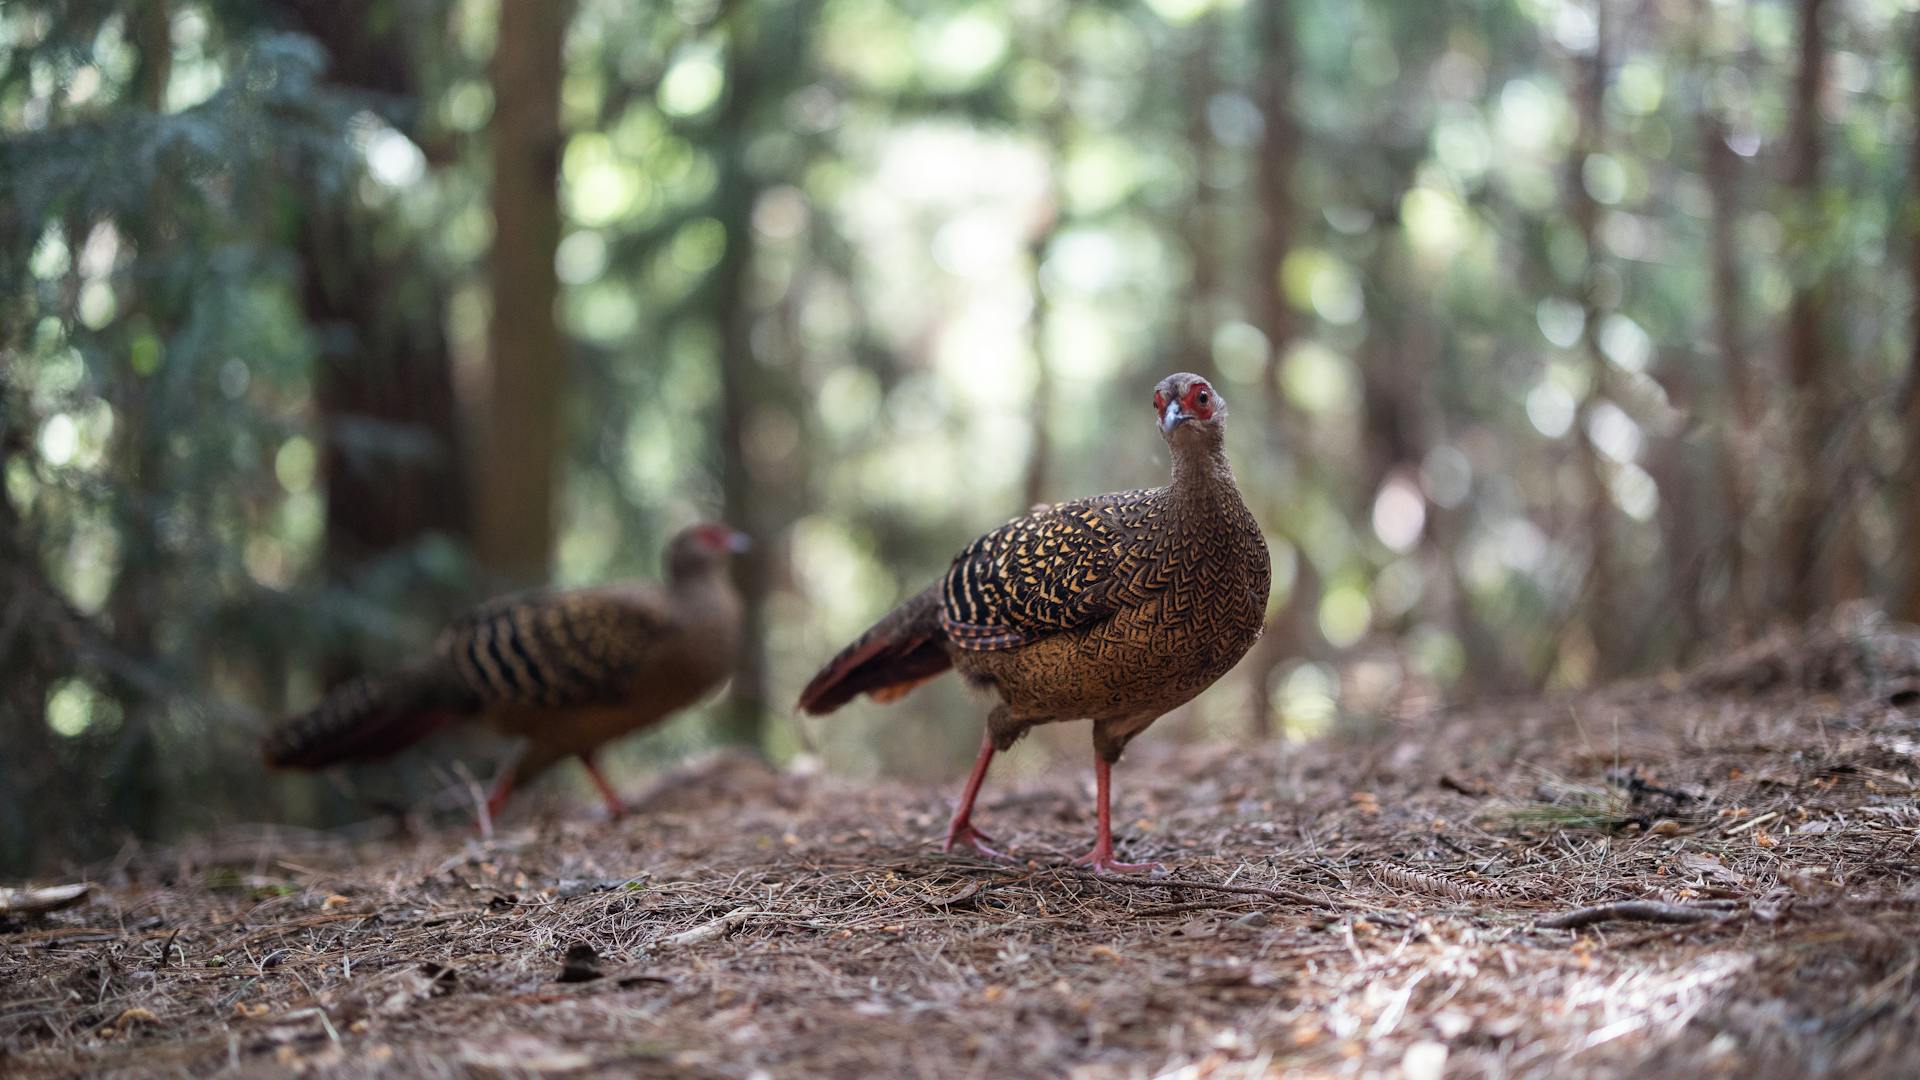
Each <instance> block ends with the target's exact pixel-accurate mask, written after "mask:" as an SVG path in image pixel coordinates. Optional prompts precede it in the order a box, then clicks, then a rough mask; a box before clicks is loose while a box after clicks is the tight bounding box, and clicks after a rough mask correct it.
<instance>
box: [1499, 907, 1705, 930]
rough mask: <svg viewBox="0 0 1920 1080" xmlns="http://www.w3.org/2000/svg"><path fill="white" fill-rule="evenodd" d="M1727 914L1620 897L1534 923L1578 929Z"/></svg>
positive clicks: (1697, 920) (1699, 919)
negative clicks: (1599, 924) (1618, 899)
mask: <svg viewBox="0 0 1920 1080" xmlns="http://www.w3.org/2000/svg"><path fill="white" fill-rule="evenodd" d="M1726 916H1727V913H1726V912H1724V911H1713V910H1710V909H1707V908H1698V907H1688V906H1685V905H1682V904H1663V903H1661V902H1659V901H1658V900H1622V901H1619V902H1618V903H1612V904H1598V905H1595V906H1594V907H1584V908H1580V909H1578V910H1576V911H1569V912H1567V913H1566V914H1564V915H1554V916H1552V917H1550V918H1545V919H1541V920H1540V921H1539V922H1538V923H1536V924H1535V925H1537V926H1539V927H1540V928H1541V929H1543V930H1578V929H1579V928H1581V927H1583V926H1592V925H1594V924H1596V923H1604V922H1659V923H1702V922H1712V921H1713V920H1715V919H1722V918H1725V917H1726Z"/></svg>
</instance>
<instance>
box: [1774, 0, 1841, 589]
mask: <svg viewBox="0 0 1920 1080" xmlns="http://www.w3.org/2000/svg"><path fill="white" fill-rule="evenodd" d="M1824 8H1825V3H1824V0H1800V5H1799V13H1800V20H1799V30H1800V34H1799V41H1800V70H1799V74H1798V75H1797V77H1796V78H1795V80H1794V90H1793V117H1792V127H1791V130H1790V132H1789V135H1788V150H1787V154H1788V158H1787V160H1788V175H1787V184H1788V187H1789V189H1790V192H1791V196H1792V198H1793V200H1794V212H1795V215H1796V220H1797V223H1798V225H1799V227H1800V229H1801V230H1802V235H1803V236H1804V237H1806V238H1808V239H1809V240H1813V242H1812V243H1807V244H1803V245H1802V247H1803V250H1804V249H1806V248H1809V247H1810V248H1814V249H1816V250H1815V252H1814V255H1813V257H1812V258H1811V259H1806V260H1804V261H1803V262H1802V263H1801V264H1800V265H1799V266H1796V267H1794V268H1793V269H1794V287H1793V299H1792V301H1791V303H1790V305H1789V306H1788V308H1787V326H1786V350H1787V356H1786V368H1787V384H1788V386H1789V387H1790V389H1791V390H1792V392H1793V401H1792V406H1791V413H1792V423H1793V439H1792V450H1791V451H1790V461H1789V465H1788V467H1789V469H1790V474H1789V476H1790V479H1789V486H1788V491H1787V513H1786V521H1785V522H1784V524H1783V527H1782V532H1781V537H1780V552H1781V567H1780V577H1781V580H1782V582H1783V583H1784V585H1785V589H1786V596H1785V598H1784V599H1785V608H1786V610H1787V613H1788V614H1789V615H1791V616H1792V617H1793V618H1795V619H1800V620H1804V619H1807V618H1809V617H1811V616H1812V615H1813V614H1814V612H1815V611H1817V610H1818V609H1819V607H1820V605H1821V603H1822V602H1823V599H1824V598H1823V590H1822V589H1821V587H1820V579H1819V571H1820V565H1821V558H1820V547H1821V541H1822V539H1823V538H1824V537H1823V532H1822V526H1823V523H1824V518H1825V515H1826V511H1827V509H1828V508H1829V506H1830V499H1829V498H1828V494H1829V492H1828V488H1829V485H1830V484H1831V483H1833V481H1834V480H1835V479H1836V478H1835V477H1834V476H1833V475H1832V474H1831V464H1832V463H1831V462H1829V461H1828V460H1827V457H1828V455H1827V448H1828V437H1829V435H1830V434H1831V432H1830V430H1829V428H1828V424H1829V422H1830V420H1831V417H1830V415H1829V410H1828V408H1827V401H1828V392H1829V390H1828V387H1827V386H1826V385H1824V383H1825V381H1826V380H1827V379H1828V378H1830V377H1832V376H1831V375H1830V374H1829V371H1828V368H1829V365H1827V364H1826V363H1825V362H1824V359H1823V357H1822V356H1821V340H1820V334H1821V329H1822V325H1821V324H1822V322H1823V315H1822V311H1823V308H1824V300H1825V297H1824V292H1825V289H1824V280H1823V279H1824V277H1825V275H1826V270H1825V267H1824V266H1821V265H1819V261H1820V260H1821V259H1823V258H1824V254H1823V253H1821V252H1819V251H1818V250H1817V248H1818V246H1819V244H1818V241H1817V239H1814V238H1815V237H1817V236H1818V234H1819V231H1820V230H1818V229H1817V227H1816V217H1815V216H1816V215H1817V214H1818V213H1819V206H1818V199H1819V187H1820V90H1821V86H1822V85H1823V83H1824V81H1825V72H1826V43H1825V39H1824V37H1823V36H1822V32H1821V12H1822V10H1823V9H1824Z"/></svg>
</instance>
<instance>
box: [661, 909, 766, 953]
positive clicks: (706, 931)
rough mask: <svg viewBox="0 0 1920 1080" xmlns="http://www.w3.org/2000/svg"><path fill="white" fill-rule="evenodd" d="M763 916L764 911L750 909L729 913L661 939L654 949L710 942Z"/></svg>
mask: <svg viewBox="0 0 1920 1080" xmlns="http://www.w3.org/2000/svg"><path fill="white" fill-rule="evenodd" d="M765 914H767V913H766V912H764V911H754V910H752V909H751V908H740V909H738V910H735V911H729V912H727V913H726V914H725V915H722V916H720V917H719V918H717V919H714V920H712V921H710V922H704V923H701V924H700V925H699V926H696V927H694V928H693V929H691V930H682V931H681V932H680V933H678V934H674V935H673V936H672V937H666V938H661V939H660V940H659V941H656V942H654V948H656V949H674V948H679V947H680V946H682V945H698V944H700V943H701V942H704V941H712V940H713V939H715V938H717V937H722V936H725V935H726V934H728V933H729V932H731V931H733V930H734V929H736V928H737V927H739V926H740V925H741V924H743V923H745V922H746V921H747V920H748V919H751V918H753V917H754V916H755V915H765Z"/></svg>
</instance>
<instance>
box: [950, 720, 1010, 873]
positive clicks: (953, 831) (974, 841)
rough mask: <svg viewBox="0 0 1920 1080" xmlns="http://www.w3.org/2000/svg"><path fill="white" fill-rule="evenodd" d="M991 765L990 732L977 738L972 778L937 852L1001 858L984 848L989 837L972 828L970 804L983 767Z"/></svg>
mask: <svg viewBox="0 0 1920 1080" xmlns="http://www.w3.org/2000/svg"><path fill="white" fill-rule="evenodd" d="M991 764H993V731H992V729H988V730H987V733H986V734H985V735H983V736H981V738H980V756H979V757H977V758H975V759H974V762H973V775H971V776H969V777H967V790H965V791H963V792H961V793H960V807H959V809H957V810H955V811H954V812H953V821H952V823H951V824H949V825H948V826H947V842H946V843H944V844H942V845H940V850H941V851H952V850H953V849H954V846H955V845H959V846H962V847H970V848H972V849H973V850H975V851H977V852H979V853H980V854H982V855H985V856H987V857H988V858H991V859H1004V858H1006V856H1005V855H1003V854H1001V853H1000V852H998V851H995V850H993V849H992V848H990V847H988V846H987V845H986V843H985V842H984V841H989V840H992V839H993V837H991V836H988V835H987V834H986V833H983V832H981V831H980V830H979V829H976V828H974V827H973V820H972V819H973V800H975V799H977V798H979V797H980V784H981V783H982V782H983V781H985V780H986V778H987V766H989V765H991Z"/></svg>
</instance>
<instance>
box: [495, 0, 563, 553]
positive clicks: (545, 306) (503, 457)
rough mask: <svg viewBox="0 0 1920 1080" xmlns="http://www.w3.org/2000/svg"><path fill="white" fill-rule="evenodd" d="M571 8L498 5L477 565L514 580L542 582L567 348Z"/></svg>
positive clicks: (515, 2) (513, 2) (538, 0)
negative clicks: (557, 267)
mask: <svg viewBox="0 0 1920 1080" xmlns="http://www.w3.org/2000/svg"><path fill="white" fill-rule="evenodd" d="M572 9H573V5H572V4H571V3H570V2H567V0H552V2H544V0H502V3H501V5H500V34H499V43H498V45H497V47H496V50H497V51H496V52H495V54H494V59H493V64H494V69H493V86H494V114H493V250H492V254H491V257H490V259H489V262H488V272H489V274H490V275H491V278H492V289H493V317H492V321H491V323H490V324H489V326H488V329H487V354H488V360H489V364H490V367H491V375H492V382H491V385H490V386H489V388H488V394H487V402H486V409H485V415H486V424H485V428H484V452H483V460H484V462H485V466H484V470H483V473H482V475H483V477H484V481H483V482H482V484H481V486H480V490H479V496H480V515H479V530H478V533H479V535H478V538H477V539H478V544H479V550H480V557H481V559H482V560H484V561H485V563H486V564H487V566H488V567H489V568H490V569H491V570H493V571H494V572H495V573H496V574H499V575H501V576H502V577H504V578H506V579H508V580H538V579H542V578H545V577H546V576H547V574H548V573H549V570H550V563H551V562H552V559H553V532H554V511H555V494H554V489H555V472H556V466H557V464H558V459H559V444H560V401H561V389H562V387H563V385H564V384H565V379H566V369H567V355H566V341H565V339H564V338H563V337H562V335H561V332H560V325H559V323H558V321H557V318H556V312H555V302H556V301H557V300H558V298H559V291H560V286H559V281H558V279H557V278H556V276H555V274H554V268H553V255H554V249H555V248H556V247H557V246H558V244H559V241H560V206H559V192H558V182H559V162H560V148H561V138H562V136H561V132H560V80H561V74H562V56H561V49H562V46H563V45H564V44H565V40H566V32H567V22H568V18H569V16H570V14H571V12H572Z"/></svg>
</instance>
